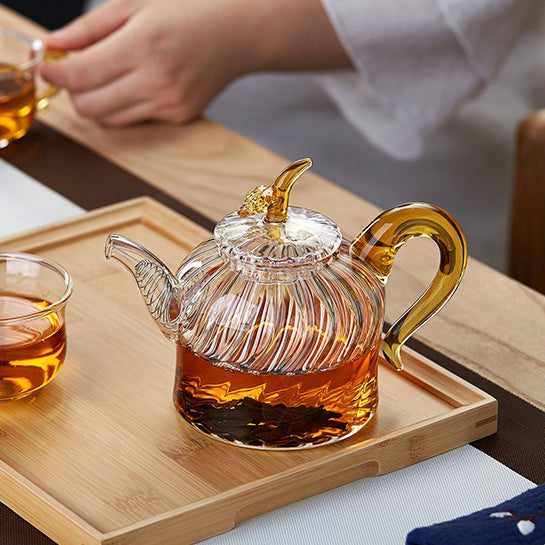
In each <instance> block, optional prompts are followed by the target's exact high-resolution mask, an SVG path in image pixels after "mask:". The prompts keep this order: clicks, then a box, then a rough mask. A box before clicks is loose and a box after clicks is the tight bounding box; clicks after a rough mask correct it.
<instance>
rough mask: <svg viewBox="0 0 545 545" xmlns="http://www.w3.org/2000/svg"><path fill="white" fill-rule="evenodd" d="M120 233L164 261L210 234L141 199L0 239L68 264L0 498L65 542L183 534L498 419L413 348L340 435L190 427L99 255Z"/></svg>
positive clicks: (482, 429) (134, 541) (122, 542)
mask: <svg viewBox="0 0 545 545" xmlns="http://www.w3.org/2000/svg"><path fill="white" fill-rule="evenodd" d="M112 232H117V233H120V234H123V235H126V236H128V237H130V238H132V239H134V240H136V241H138V242H141V243H142V244H143V245H145V246H147V247H149V248H150V249H152V250H153V251H154V252H155V253H157V254H158V255H159V256H160V257H161V258H163V259H164V261H165V262H166V263H167V265H169V266H170V267H171V268H172V269H176V267H177V265H178V264H179V262H180V261H181V259H182V258H183V256H184V255H185V254H186V253H187V251H188V250H190V249H191V248H192V247H193V246H195V244H197V243H198V242H200V241H201V240H202V239H203V238H205V237H207V236H210V234H209V233H208V232H207V231H205V230H204V229H202V228H201V227H199V226H197V225H195V224H194V223H192V222H191V221H189V220H188V219H186V218H184V217H182V216H180V215H179V214H177V213H175V212H173V211H172V210H170V209H168V208H166V207H164V206H163V205H160V204H159V203H157V202H155V201H152V200H150V199H147V198H142V199H136V200H133V201H128V202H126V203H121V204H119V205H115V206H111V207H107V208H103V209H100V210H96V211H94V212H90V213H87V214H85V215H82V216H81V217H79V218H76V219H74V220H70V221H66V222H62V223H58V224H54V225H52V226H50V227H49V228H47V229H45V230H44V229H42V230H40V231H34V232H30V233H27V234H23V235H20V236H16V237H10V238H8V239H4V240H1V241H0V250H1V251H24V252H30V253H36V254H40V255H43V256H46V257H49V258H51V259H53V260H55V261H57V262H58V263H60V264H62V265H63V266H65V267H66V268H68V269H69V270H70V272H71V273H72V275H73V278H74V286H75V288H74V295H73V297H72V299H71V301H70V302H69V305H68V312H67V329H68V355H67V359H66V362H65V364H64V367H63V369H62V370H61V373H60V374H59V376H58V377H57V378H56V379H55V380H54V381H53V382H52V383H51V384H49V385H48V386H47V387H45V388H44V389H43V390H41V391H40V392H38V393H37V394H35V395H33V396H29V397H27V398H25V399H23V400H20V401H16V402H10V403H5V404H4V405H2V406H1V408H0V484H1V486H0V501H2V502H4V503H5V504H6V505H7V506H9V507H10V508H11V509H13V510H14V511H16V512H17V513H19V514H20V515H21V516H22V517H24V518H25V519H26V520H28V521H29V522H30V523H32V524H33V525H34V526H36V527H37V528H39V529H40V530H41V531H42V532H44V533H45V534H47V535H48V536H49V537H51V538H52V539H53V540H54V541H57V542H58V543H60V544H63V545H64V544H66V545H74V544H76V543H77V544H78V545H90V544H94V545H96V544H108V545H175V544H176V545H180V544H182V543H192V542H195V541H197V540H200V539H203V538H205V537H209V536H212V535H215V534H218V533H221V532H224V531H226V530H229V529H230V528H232V527H233V526H234V525H235V524H236V523H237V522H239V521H241V520H244V519H246V518H249V517H251V516H254V515H256V514H258V513H262V512H264V511H268V510H270V509H273V508H275V507H278V506H281V505H285V504H287V503H291V502H293V501H296V500H298V499H301V498H304V497H307V496H310V495H312V494H315V493H318V492H321V491H324V490H327V489H330V488H333V487H335V486H339V485H341V484H343V483H346V482H349V481H352V480H354V479H358V478H360V477H367V476H373V475H379V474H381V473H386V472H389V471H393V470H395V469H398V468H401V467H404V466H407V465H409V464H413V463H415V462H418V461H420V460H424V459H426V458H429V457H431V456H434V455H436V454H439V453H442V452H445V451H447V450H449V449H452V448H455V447H457V446H460V445H463V444H465V443H468V442H470V441H474V440H476V439H478V438H481V437H484V436H486V435H489V434H491V433H494V432H495V431H496V424H497V404H496V401H495V400H494V398H492V397H491V396H489V395H488V394H486V393H484V392H482V391H481V390H479V389H477V388H475V387H473V386H471V385H470V384H468V383H467V382H465V381H463V380H462V379H459V378H458V377H456V376H455V375H453V374H451V373H449V372H447V371H445V370H444V369H442V368H441V367H439V366H438V365H436V364H434V363H433V362H431V361H430V360H428V359H425V358H423V357H422V356H420V355H419V354H418V353H416V352H414V351H411V350H407V351H406V353H405V363H406V370H405V371H403V372H402V373H395V372H394V371H392V370H391V369H390V368H389V367H387V366H386V365H381V366H380V372H379V376H380V378H379V388H380V403H379V409H378V413H377V415H376V416H375V418H374V421H373V422H372V423H371V424H369V425H368V426H367V427H366V428H364V429H363V430H362V431H361V432H360V433H358V434H356V435H355V436H354V437H352V438H350V439H347V440H346V441H342V442H340V443H337V444H334V445H330V446H326V447H319V448H316V449H311V450H304V451H290V452H263V451H256V450H249V449H243V448H238V447H234V446H231V445H226V444H223V443H221V442H219V441H215V440H213V439H210V438H208V437H206V436H205V435H203V434H201V433H199V432H198V431H195V430H194V429H193V428H192V427H191V426H189V424H187V423H186V422H185V421H184V420H183V419H182V418H181V417H180V416H179V415H178V414H177V413H176V411H175V409H174V406H173V403H172V389H173V383H174V367H175V346H174V344H172V343H169V342H168V341H167V340H166V339H165V338H164V337H163V336H162V334H161V333H160V332H159V330H158V329H157V328H156V326H155V325H154V323H153V321H152V319H151V318H150V317H149V315H148V313H147V311H146V309H145V306H144V303H143V301H142V300H141V297H140V295H139V294H138V292H137V289H136V287H135V284H134V281H133V280H132V279H131V278H130V276H129V274H128V273H127V272H126V271H125V270H123V268H122V267H120V266H119V264H118V263H112V262H108V261H106V260H105V258H104V242H105V238H106V236H107V235H108V234H109V233H112Z"/></svg>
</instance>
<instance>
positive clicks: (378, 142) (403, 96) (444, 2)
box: [319, 0, 536, 159]
mask: <svg viewBox="0 0 545 545" xmlns="http://www.w3.org/2000/svg"><path fill="white" fill-rule="evenodd" d="M322 4H323V6H324V8H325V9H326V12H327V13H328V16H329V18H330V20H331V22H332V24H333V26H334V28H335V30H336V32H337V34H338V37H339V39H340V40H341V42H342V44H343V46H344V48H345V50H346V51H347V53H348V54H349V56H350V57H351V59H352V63H353V65H354V67H355V70H342V71H337V72H330V73H328V74H327V75H324V76H321V77H320V78H319V82H320V83H321V85H323V87H324V89H325V90H326V91H327V92H328V94H329V95H330V96H331V98H333V100H335V102H336V103H337V105H338V107H339V108H340V110H341V111H342V112H343V113H344V115H345V117H346V118H347V119H348V121H350V122H351V123H352V124H353V125H354V126H355V127H356V128H357V129H358V130H359V131H360V132H361V133H363V134H364V135H365V136H366V138H367V139H368V140H369V141H370V142H371V143H373V144H374V145H375V146H377V147H379V148H380V149H382V150H383V151H386V152H387V153H389V154H390V155H392V156H394V157H397V158H401V159H410V158H415V157H418V156H420V155H421V153H422V150H423V147H424V139H425V137H426V136H427V135H429V134H430V133H431V132H433V131H434V130H435V129H436V128H437V127H438V126H439V125H441V124H442V123H443V122H444V121H445V120H446V119H447V118H448V117H449V116H450V115H451V114H452V112H453V111H454V110H455V109H456V107H458V106H459V105H460V104H462V103H463V102H464V101H466V100H467V99H468V98H470V97H473V96H475V95H476V94H478V93H479V92H480V91H482V90H483V88H484V87H485V86H486V85H487V84H488V83H489V82H490V80H491V79H492V77H493V75H494V74H495V72H496V71H497V69H498V68H499V66H500V65H501V63H502V62H503V60H504V59H505V57H506V56H507V54H508V53H509V52H510V50H511V48H512V46H513V43H514V42H515V40H516V38H517V36H518V35H519V33H520V31H521V29H522V28H523V26H524V24H525V23H526V21H527V19H528V17H529V15H530V13H531V12H532V9H533V8H534V7H535V5H536V0H396V1H395V2H393V1H388V0H364V1H362V0H322Z"/></svg>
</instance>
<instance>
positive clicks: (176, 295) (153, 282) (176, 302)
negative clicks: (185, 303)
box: [105, 235, 184, 340]
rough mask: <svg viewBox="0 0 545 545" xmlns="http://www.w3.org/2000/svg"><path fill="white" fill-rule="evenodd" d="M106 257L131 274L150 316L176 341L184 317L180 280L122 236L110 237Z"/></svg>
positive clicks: (150, 254) (138, 245)
mask: <svg viewBox="0 0 545 545" xmlns="http://www.w3.org/2000/svg"><path fill="white" fill-rule="evenodd" d="M105 254H106V259H110V258H114V259H116V260H117V261H119V262H120V263H122V264H123V265H124V266H125V267H126V268H127V269H128V270H129V272H131V274H132V275H133V276H134V279H135V280H136V283H137V285H138V288H139V289H140V293H141V294H142V297H143V298H144V301H145V303H146V306H147V308H148V311H149V313H150V314H151V316H152V317H153V319H154V320H155V321H156V322H157V325H158V326H159V328H160V329H161V331H162V332H163V334H164V335H165V336H166V337H167V338H168V339H170V340H176V339H177V338H178V335H179V327H180V322H181V321H182V319H183V316H184V313H183V312H182V311H181V310H182V288H181V286H180V285H179V282H178V279H177V278H176V277H175V276H174V275H173V274H172V273H171V272H170V270H169V269H168V267H167V266H166V265H165V264H164V263H163V262H162V261H161V260H160V259H159V258H158V257H157V256H155V255H154V254H152V253H151V252H150V251H148V250H146V249H145V248H144V247H142V246H141V245H140V244H138V243H136V242H133V241H132V240H129V239H128V238H125V237H123V236H121V235H110V236H109V237H108V239H107V240H106V248H105Z"/></svg>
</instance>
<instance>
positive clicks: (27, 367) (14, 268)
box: [0, 253, 72, 401]
mask: <svg viewBox="0 0 545 545" xmlns="http://www.w3.org/2000/svg"><path fill="white" fill-rule="evenodd" d="M71 294H72V278H71V277H70V274H69V273H68V271H66V270H65V269H64V268H63V267H61V266H60V265H57V264H56V263H54V262H53V261H50V260H49V259H45V258H42V257H37V256H33V255H30V254H14V253H3V254H0V401H9V400H12V399H18V398H21V397H24V396H26V395H28V394H30V393H31V392H34V391H36V390H38V389H39V388H42V387H43V386H45V385H46V384H47V383H48V382H50V381H51V380H52V379H53V378H54V377H55V376H56V375H57V373H58V372H59V370H60V368H61V366H62V364H63V362H64V359H65V355H66V327H65V307H66V303H67V302H68V299H69V298H70V296H71Z"/></svg>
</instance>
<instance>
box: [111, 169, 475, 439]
mask: <svg viewBox="0 0 545 545" xmlns="http://www.w3.org/2000/svg"><path fill="white" fill-rule="evenodd" d="M311 164H312V162H311V161H310V159H303V160H300V161H297V162H295V163H293V164H291V165H289V166H288V167H287V168H286V169H285V170H284V171H283V172H282V173H281V174H280V175H279V176H278V178H277V179H276V181H275V182H274V183H273V184H272V185H271V186H268V187H264V186H260V187H258V188H256V189H254V190H253V191H252V192H250V193H249V194H248V196H247V197H246V200H245V201H244V204H243V205H242V207H241V208H240V210H239V211H238V212H234V213H231V214H229V215H228V216H226V217H224V218H223V219H222V220H221V221H220V222H219V223H218V224H217V226H216V228H215V230H214V236H213V237H212V238H209V239H208V240H205V241H204V242H202V243H201V244H199V245H198V246H197V247H196V248H195V249H194V250H192V251H191V252H190V253H189V254H188V255H187V256H186V258H185V259H184V261H183V262H182V264H181V265H180V268H179V269H178V271H177V273H176V274H172V273H171V272H170V271H169V270H168V268H167V267H166V266H165V265H164V264H163V262H162V261H161V260H160V259H159V258H157V257H156V256H155V255H153V254H152V253H151V252H149V251H148V250H146V249H144V248H143V247H142V246H140V245H139V244H137V243H135V242H132V241H130V240H128V239H126V238H125V237H122V236H120V235H110V236H109V237H108V240H107V243H106V257H107V258H115V259H117V260H118V261H120V262H121V263H123V264H124V265H125V266H126V267H127V268H128V269H129V270H130V271H131V272H132V274H133V276H134V278H135V279H136V282H137V285H138V287H139V289H140V292H141V293H142V296H143V298H144V300H145V302H146V305H147V308H148V310H149V312H150V313H151V315H152V317H153V318H154V319H155V321H156V322H157V324H158V325H159V327H160V328H161V330H162V332H163V333H164V334H165V335H166V337H167V338H169V339H170V340H172V341H174V342H176V343H177V368H176V377H175V385H174V403H175V406H176V409H177V410H178V411H179V413H180V414H181V415H182V416H183V417H184V418H185V419H186V420H187V421H188V422H189V423H190V424H192V425H193V426H195V427H196V428H197V429H199V430H201V431H202V432H204V433H206V434H208V435H210V436H212V437H215V438H217V439H221V440H223V441H227V442H230V443H232V444H236V445H240V446H246V447H254V448H267V449H299V448H305V447H312V446H317V445H325V444H328V443H332V442H334V441H338V440H340V439H344V438H347V437H350V436H351V435H353V434H354V433H356V432H358V431H359V430H360V429H361V428H362V427H363V426H364V425H365V424H366V423H367V422H369V420H370V419H371V418H372V417H373V415H374V413H375V411H376V408H377V403H378V390H377V360H378V354H379V348H380V345H381V333H382V326H383V317H384V287H385V284H386V281H387V279H388V275H389V274H390V270H391V267H392V263H393V260H394V258H395V256H396V253H397V251H398V250H399V248H400V247H401V246H402V245H403V244H405V243H406V242H407V241H408V240H410V239H412V238H413V237H418V236H427V237H430V238H432V239H433V240H434V241H435V242H436V243H437V245H438V246H439V250H440V264H439V270H438V272H437V274H436V275H435V277H434V279H433V281H432V283H431V285H430V286H429V288H428V289H427V291H425V292H424V294H423V295H422V296H421V297H420V299H418V301H417V302H416V303H415V304H414V305H413V306H412V307H411V308H410V309H409V310H408V311H407V312H405V314H403V316H402V317H401V318H399V320H397V321H396V322H395V323H394V324H393V325H392V327H391V328H390V330H389V331H388V332H387V334H386V335H385V337H384V339H383V341H382V350H383V353H384V356H385V358H386V360H387V361H388V362H389V363H390V364H391V365H392V366H393V367H394V368H395V369H397V370H400V369H402V362H401V355H400V352H401V347H402V345H403V343H404V342H405V341H406V340H407V339H408V337H410V335H412V334H413V333H414V332H415V331H416V330H417V329H418V328H419V327H420V326H421V325H422V324H424V323H425V322H426V321H427V320H428V319H429V318H430V317H431V316H433V315H434V314H435V313H436V312H437V311H438V310H439V309H440V308H441V307H442V306H443V305H444V304H445V303H446V301H447V300H448V299H449V298H450V296H451V295H452V294H453V293H454V291H455V290H456V288H457V286H458V284H459V283H460V281H461V279H462V276H463V273H464V270H465V265H466V259H467V254H466V244H465V239H464V235H463V233H462V231H461V230H460V227H459V226H458V225H457V223H456V222H455V221H454V220H453V219H452V218H451V217H450V216H449V215H448V214H447V213H446V212H444V211H443V210H441V209H439V208H437V207H435V206H432V205H430V204H422V203H412V204H405V205H402V206H398V207H396V208H393V209H391V210H388V211H386V212H384V213H382V214H380V215H379V216H378V217H377V218H376V219H375V220H373V221H372V222H371V223H370V224H369V225H368V226H367V227H366V228H365V229H364V230H363V231H362V232H361V233H360V234H359V235H358V236H357V237H356V238H355V239H354V240H353V241H352V242H350V241H348V240H346V239H344V238H343V237H342V234H341V232H340V230H339V228H338V227H337V225H336V224H335V223H334V222H333V221H332V220H330V219H329V218H328V217H326V216H324V215H322V214H320V213H318V212H315V211H312V210H307V209H305V208H297V207H290V206H288V199H289V194H290V190H291V188H292V186H293V184H294V182H295V181H296V180H297V178H299V176H301V174H302V173H303V172H304V171H305V170H306V169H308V168H309V167H310V166H311Z"/></svg>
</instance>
